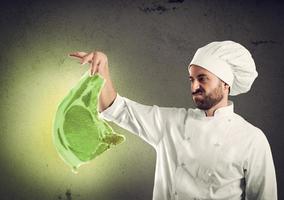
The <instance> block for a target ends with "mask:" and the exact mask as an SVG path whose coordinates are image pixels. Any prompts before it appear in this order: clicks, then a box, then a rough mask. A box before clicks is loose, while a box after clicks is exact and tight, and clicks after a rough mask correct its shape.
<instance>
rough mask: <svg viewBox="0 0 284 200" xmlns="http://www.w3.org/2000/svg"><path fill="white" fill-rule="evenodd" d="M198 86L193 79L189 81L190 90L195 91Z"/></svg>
mask: <svg viewBox="0 0 284 200" xmlns="http://www.w3.org/2000/svg"><path fill="white" fill-rule="evenodd" d="M199 87H200V85H199V82H198V81H196V80H194V81H192V82H191V91H192V92H195V91H196V90H197V89H198V88H199Z"/></svg>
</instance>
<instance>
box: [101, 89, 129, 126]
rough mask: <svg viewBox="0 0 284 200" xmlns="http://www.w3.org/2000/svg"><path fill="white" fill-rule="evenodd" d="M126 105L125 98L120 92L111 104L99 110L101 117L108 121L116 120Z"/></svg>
mask: <svg viewBox="0 0 284 200" xmlns="http://www.w3.org/2000/svg"><path fill="white" fill-rule="evenodd" d="M123 107H124V99H123V97H121V96H120V95H119V94H118V93H116V98H115V99H114V101H113V103H112V104H111V106H109V107H108V108H106V109H105V110H103V111H102V112H99V117H100V118H102V119H106V120H108V121H114V119H115V118H116V116H117V115H118V114H119V113H120V112H119V111H120V110H121V109H122V108H123Z"/></svg>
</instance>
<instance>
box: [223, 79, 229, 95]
mask: <svg viewBox="0 0 284 200" xmlns="http://www.w3.org/2000/svg"><path fill="white" fill-rule="evenodd" d="M224 83H225V82H224ZM224 89H226V90H228V94H229V93H230V86H229V85H228V84H227V83H225V84H224Z"/></svg>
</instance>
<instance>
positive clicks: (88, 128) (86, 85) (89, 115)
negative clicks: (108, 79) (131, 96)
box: [53, 72, 125, 172]
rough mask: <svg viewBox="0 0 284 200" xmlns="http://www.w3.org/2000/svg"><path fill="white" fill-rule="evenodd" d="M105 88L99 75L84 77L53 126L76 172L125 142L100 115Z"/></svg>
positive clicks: (61, 106)
mask: <svg viewBox="0 0 284 200" xmlns="http://www.w3.org/2000/svg"><path fill="white" fill-rule="evenodd" d="M103 85H104V79H103V78H102V77H100V76H99V75H95V76H89V75H88V72H87V73H85V74H84V75H83V77H82V78H81V80H80V81H79V82H78V84H77V85H76V86H75V87H74V88H73V89H72V90H71V91H70V92H69V93H68V94H67V96H66V97H65V98H64V99H63V100H62V102H61V103H60V104H59V106H58V109H57V112H56V116H55V119H54V124H53V141H54V144H55V146H56V149H57V151H58V153H59V155H60V156H61V158H62V159H63V160H64V161H65V162H66V163H67V164H68V165H69V166H71V167H72V169H73V171H74V172H76V170H77V169H78V167H79V166H80V165H82V164H84V163H87V162H89V161H90V160H92V159H94V158H95V157H97V156H98V155H100V154H102V153H103V152H104V151H106V150H108V149H109V148H110V147H111V145H116V144H119V143H121V142H123V141H124V140H125V137H124V136H123V135H119V134H116V133H114V131H113V130H112V128H111V127H110V126H109V125H108V124H107V123H106V122H105V121H104V120H102V119H100V118H99V114H98V97H99V94H100V91H101V89H102V87H103Z"/></svg>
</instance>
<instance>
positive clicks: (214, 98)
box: [193, 83, 224, 110]
mask: <svg viewBox="0 0 284 200" xmlns="http://www.w3.org/2000/svg"><path fill="white" fill-rule="evenodd" d="M196 93H197V94H200V95H198V96H195V95H193V101H194V103H195V104H196V107H197V108H199V109H201V110H209V109H210V108H212V107H213V106H215V105H216V104H218V103H219V102H220V101H221V100H222V99H223V97H224V95H223V92H222V87H221V83H220V84H218V86H217V87H216V88H215V89H214V90H213V91H211V92H210V93H208V94H206V92H205V90H204V89H203V88H199V89H198V90H197V91H196V92H194V93H193V94H196Z"/></svg>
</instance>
